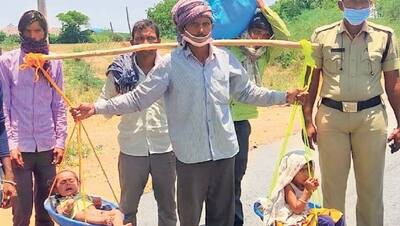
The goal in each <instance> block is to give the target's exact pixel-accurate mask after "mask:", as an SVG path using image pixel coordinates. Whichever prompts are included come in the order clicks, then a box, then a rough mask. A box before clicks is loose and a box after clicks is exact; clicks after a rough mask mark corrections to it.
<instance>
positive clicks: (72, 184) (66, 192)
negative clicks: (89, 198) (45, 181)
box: [54, 170, 79, 196]
mask: <svg viewBox="0 0 400 226" xmlns="http://www.w3.org/2000/svg"><path fill="white" fill-rule="evenodd" d="M54 190H55V192H57V193H58V194H60V195H61V196H71V195H75V194H76V193H78V190H79V178H78V176H77V175H76V173H75V172H74V171H72V170H62V171H61V172H59V173H58V174H57V175H56V177H55V182H54Z"/></svg>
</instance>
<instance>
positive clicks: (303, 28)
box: [287, 7, 343, 41]
mask: <svg viewBox="0 0 400 226" xmlns="http://www.w3.org/2000/svg"><path fill="white" fill-rule="evenodd" d="M342 18H343V17H342V13H341V11H340V10H339V9H338V8H337V7H335V8H318V9H313V10H305V11H303V13H302V14H301V15H299V16H297V17H296V18H293V19H292V20H289V21H288V23H287V25H288V29H289V31H290V33H291V35H292V36H291V37H290V39H291V40H296V41H297V40H301V39H307V40H309V39H310V37H311V34H312V33H313V31H314V30H315V29H316V28H317V27H320V26H323V25H327V24H331V23H333V22H335V21H339V20H341V19H342Z"/></svg>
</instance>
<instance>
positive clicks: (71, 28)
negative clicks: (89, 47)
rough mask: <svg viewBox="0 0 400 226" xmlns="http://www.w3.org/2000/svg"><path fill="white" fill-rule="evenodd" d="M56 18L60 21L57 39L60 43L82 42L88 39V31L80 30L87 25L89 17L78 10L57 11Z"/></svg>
mask: <svg viewBox="0 0 400 226" xmlns="http://www.w3.org/2000/svg"><path fill="white" fill-rule="evenodd" d="M57 18H58V19H59V20H60V21H61V25H62V28H61V33H60V36H59V38H58V41H59V42H61V43H82V42H89V41H90V33H89V32H84V31H82V28H83V27H87V26H88V25H89V17H88V16H86V15H85V14H83V13H80V12H78V11H75V10H73V11H68V12H66V13H59V14H58V15H57Z"/></svg>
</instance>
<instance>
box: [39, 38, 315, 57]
mask: <svg viewBox="0 0 400 226" xmlns="http://www.w3.org/2000/svg"><path fill="white" fill-rule="evenodd" d="M213 45H215V46H271V47H280V48H292V49H293V48H301V45H300V43H298V42H292V41H283V40H254V39H242V40H235V39H222V40H215V41H213ZM177 46H178V44H177V43H176V42H169V43H157V44H141V45H133V46H130V47H125V48H118V49H110V50H94V51H85V52H80V53H63V54H52V55H44V56H43V58H44V59H45V60H58V59H75V58H84V57H94V56H106V55H119V54H123V53H130V52H137V51H143V50H154V49H172V48H175V47H177ZM312 46H313V47H314V48H315V47H318V44H312Z"/></svg>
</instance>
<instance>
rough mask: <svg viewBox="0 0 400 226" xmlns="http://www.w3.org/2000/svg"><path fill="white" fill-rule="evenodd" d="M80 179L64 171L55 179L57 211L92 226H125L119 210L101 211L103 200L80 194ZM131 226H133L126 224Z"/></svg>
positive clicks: (73, 173)
mask: <svg viewBox="0 0 400 226" xmlns="http://www.w3.org/2000/svg"><path fill="white" fill-rule="evenodd" d="M78 188H79V179H78V176H77V175H76V173H75V172H73V171H71V170H63V171H61V172H59V173H58V174H57V175H56V177H55V182H54V191H55V192H56V195H55V198H56V200H57V204H56V211H57V213H59V214H62V215H64V216H66V217H69V218H71V219H74V220H77V221H83V222H87V223H90V224H99V225H112V226H123V225H124V224H123V217H124V216H123V214H122V213H121V211H119V210H117V209H112V210H108V211H107V210H100V209H97V208H100V207H101V199H100V198H94V197H90V196H84V195H82V194H80V193H79V191H78ZM125 226H131V224H125Z"/></svg>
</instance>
